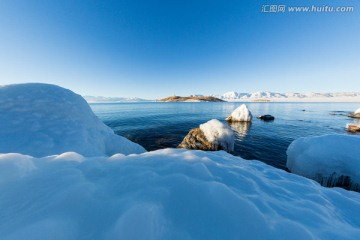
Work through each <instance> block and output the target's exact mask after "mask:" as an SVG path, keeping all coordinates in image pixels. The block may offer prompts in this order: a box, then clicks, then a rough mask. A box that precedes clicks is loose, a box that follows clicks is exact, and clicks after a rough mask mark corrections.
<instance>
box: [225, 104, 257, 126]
mask: <svg viewBox="0 0 360 240" xmlns="http://www.w3.org/2000/svg"><path fill="white" fill-rule="evenodd" d="M251 120H252V115H251V112H250V111H249V109H248V108H247V106H246V105H245V104H242V105H241V106H240V107H238V108H236V109H235V110H234V111H233V112H232V113H231V114H230V115H229V116H228V117H227V118H226V121H230V122H250V121H251Z"/></svg>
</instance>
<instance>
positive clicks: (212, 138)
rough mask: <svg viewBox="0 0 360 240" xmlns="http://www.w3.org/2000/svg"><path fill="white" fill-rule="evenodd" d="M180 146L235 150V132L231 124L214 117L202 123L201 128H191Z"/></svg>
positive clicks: (211, 149)
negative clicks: (228, 124)
mask: <svg viewBox="0 0 360 240" xmlns="http://www.w3.org/2000/svg"><path fill="white" fill-rule="evenodd" d="M178 148H186V149H197V150H204V151H218V150H225V151H227V152H232V151H233V150H234V132H233V131H232V130H231V129H230V127H229V126H227V125H225V124H224V123H222V122H220V121H219V120H216V119H213V120H210V121H208V122H206V123H204V124H201V125H200V127H199V128H194V129H191V130H190V132H189V133H188V134H187V135H186V137H185V138H184V139H183V141H182V142H181V143H180V144H179V146H178Z"/></svg>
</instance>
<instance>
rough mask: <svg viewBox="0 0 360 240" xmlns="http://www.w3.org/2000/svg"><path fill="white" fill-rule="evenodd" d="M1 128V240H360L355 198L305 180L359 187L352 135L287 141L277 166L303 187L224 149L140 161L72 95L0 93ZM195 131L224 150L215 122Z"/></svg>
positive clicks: (31, 88) (37, 90)
mask: <svg viewBox="0 0 360 240" xmlns="http://www.w3.org/2000/svg"><path fill="white" fill-rule="evenodd" d="M240 110H241V111H246V109H245V107H242V108H241V109H239V110H238V111H240ZM237 115H239V116H243V115H244V114H243V113H242V112H237ZM0 122H1V124H0V209H1V210H0V233H1V234H0V236H1V239H4V240H10V239H67V240H72V239H358V237H359V235H360V218H359V215H360V194H359V193H358V192H354V191H348V190H345V189H342V188H337V187H335V188H326V187H323V186H321V185H320V184H319V183H318V182H316V181H314V180H311V179H309V178H314V179H316V178H317V177H319V176H320V175H321V176H322V179H325V178H327V177H328V176H333V173H334V172H335V173H337V171H340V172H338V174H339V175H342V176H347V177H348V178H350V180H349V181H350V182H351V184H352V185H353V186H355V187H356V186H358V185H357V184H359V179H360V178H359V170H358V168H359V167H358V166H359V161H360V158H359V156H360V152H359V148H358V146H359V145H360V137H359V136H345V135H334V136H322V137H312V138H302V139H298V140H296V141H294V142H293V144H291V146H290V147H289V149H288V156H289V158H288V167H289V169H290V170H291V171H293V172H294V173H297V174H299V175H304V176H306V177H309V178H305V177H302V176H299V175H296V174H293V173H288V172H285V171H283V170H280V169H276V168H274V167H271V166H269V165H266V164H264V163H262V162H260V161H256V160H254V161H248V160H244V159H242V158H240V157H235V156H232V155H231V154H229V153H226V152H224V151H214V152H205V151H200V150H187V149H170V148H168V149H162V150H157V151H152V152H146V150H145V149H144V148H143V147H141V146H140V145H138V144H136V143H133V142H131V141H129V140H127V139H126V138H123V137H121V136H118V135H116V134H114V133H113V131H112V130H111V129H110V128H109V127H107V126H106V125H105V124H103V123H102V122H101V121H100V120H99V119H98V118H97V117H96V116H95V114H94V113H93V112H92V111H91V108H90V107H89V106H88V104H87V103H86V101H85V100H84V99H83V98H82V97H81V96H80V95H77V94H75V93H73V92H72V91H70V90H67V89H64V88H61V87H58V86H54V85H47V84H19V85H9V86H0ZM219 127H220V128H221V129H219ZM200 129H202V131H203V132H204V135H205V137H206V138H210V139H212V140H213V142H218V141H222V140H221V139H226V141H228V142H231V136H230V135H231V134H230V133H228V129H227V127H226V126H224V125H222V124H219V123H218V122H217V121H209V122H208V123H206V124H204V125H201V126H200ZM216 134H218V135H216ZM339 141H340V142H341V143H342V144H336V143H337V142H339ZM334 142H335V143H334ZM230 148H231V147H230ZM327 159H331V160H332V161H331V164H329V162H328V161H327Z"/></svg>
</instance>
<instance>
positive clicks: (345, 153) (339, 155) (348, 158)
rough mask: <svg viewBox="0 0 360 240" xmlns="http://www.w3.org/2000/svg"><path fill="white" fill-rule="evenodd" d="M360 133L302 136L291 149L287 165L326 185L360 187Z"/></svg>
mask: <svg viewBox="0 0 360 240" xmlns="http://www.w3.org/2000/svg"><path fill="white" fill-rule="evenodd" d="M359 146H360V137H359V136H349V135H325V136H318V137H306V138H299V139H296V140H295V141H293V142H292V143H291V144H290V146H289V148H288V150H287V155H288V156H287V163H286V166H287V168H288V169H289V170H290V171H291V172H292V173H296V174H298V175H302V176H305V177H308V178H311V179H314V180H316V181H318V182H320V183H322V184H323V185H325V186H329V187H333V186H342V185H345V186H343V187H347V188H350V189H354V190H360V187H359V186H360V147H359Z"/></svg>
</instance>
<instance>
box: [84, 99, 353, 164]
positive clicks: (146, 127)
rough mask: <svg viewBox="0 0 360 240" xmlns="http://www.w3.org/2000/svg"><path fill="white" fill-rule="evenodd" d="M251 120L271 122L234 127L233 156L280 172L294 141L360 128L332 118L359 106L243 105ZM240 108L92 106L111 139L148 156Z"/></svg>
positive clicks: (342, 118)
mask: <svg viewBox="0 0 360 240" xmlns="http://www.w3.org/2000/svg"><path fill="white" fill-rule="evenodd" d="M246 104H247V106H248V108H249V109H250V111H251V112H252V114H253V116H258V115H264V114H271V115H273V116H275V120H274V121H272V122H264V121H261V120H258V119H256V118H254V119H253V121H252V123H251V124H247V123H236V124H232V125H231V127H232V129H233V130H234V131H235V133H236V139H235V150H234V152H233V154H234V155H237V156H241V157H242V158H245V159H257V160H260V161H263V162H265V163H267V164H269V165H272V166H274V167H278V168H282V169H284V168H285V163H286V149H287V147H288V146H289V144H290V143H291V142H292V141H293V140H294V139H296V138H299V137H305V136H317V135H324V134H333V133H337V134H348V133H346V131H345V125H346V123H360V121H359V120H356V119H351V118H348V117H346V116H343V115H341V114H342V113H341V112H337V114H336V115H331V114H330V112H332V111H345V112H353V111H355V110H356V109H358V108H359V107H360V103H246ZM240 105H241V103H205V102H200V103H153V102H152V103H148V102H147V103H106V104H104V103H97V104H91V105H90V106H91V107H92V109H93V111H94V112H95V114H96V115H97V116H98V117H99V118H100V119H101V120H102V121H103V122H104V123H105V124H106V125H108V126H109V127H111V128H112V129H113V130H114V131H115V133H117V134H119V135H122V136H124V137H126V138H128V139H130V140H131V141H134V142H136V143H139V144H141V145H142V146H144V147H145V148H146V149H147V150H156V149H161V148H167V147H176V146H177V145H178V144H180V142H181V141H182V140H183V138H184V137H185V136H186V134H187V133H188V132H189V130H190V129H192V128H196V127H198V126H199V125H200V124H201V123H204V122H206V121H208V120H210V119H213V118H216V119H219V120H221V121H223V122H225V120H224V119H225V118H226V117H227V116H228V115H229V114H230V113H231V112H232V111H233V110H234V109H235V108H237V107H238V106H240Z"/></svg>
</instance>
